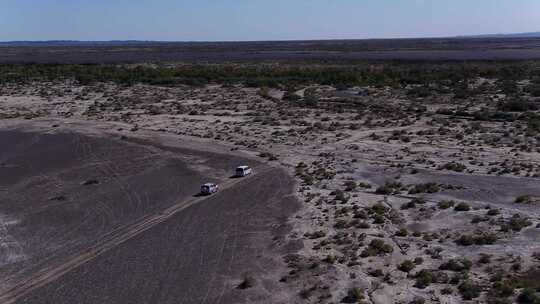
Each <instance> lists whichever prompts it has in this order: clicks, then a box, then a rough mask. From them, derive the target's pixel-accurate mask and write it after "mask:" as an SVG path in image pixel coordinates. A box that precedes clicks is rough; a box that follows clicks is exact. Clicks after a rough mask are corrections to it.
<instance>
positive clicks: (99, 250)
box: [0, 167, 274, 304]
mask: <svg viewBox="0 0 540 304" xmlns="http://www.w3.org/2000/svg"><path fill="white" fill-rule="evenodd" d="M272 169H274V168H271V167H269V168H266V169H262V170H260V171H259V172H254V174H253V176H252V177H248V178H245V179H231V180H228V181H226V182H223V183H222V184H220V188H221V190H224V189H228V188H231V187H233V186H234V185H236V184H238V183H240V182H243V181H246V182H247V181H249V180H252V178H254V177H255V176H256V175H259V174H263V173H267V172H269V171H271V170H272ZM215 195H220V193H217V194H215ZM210 197H212V196H210ZM208 198H209V197H194V198H191V199H188V200H185V201H182V202H178V203H176V204H175V205H173V206H171V207H168V208H167V209H165V210H163V211H161V212H159V213H154V214H152V215H149V216H145V217H143V218H141V219H139V220H138V221H136V222H134V223H132V224H129V225H125V226H123V227H120V228H118V229H115V230H113V231H111V232H110V233H108V234H106V235H104V236H103V237H102V238H101V240H100V241H98V243H97V244H96V245H94V246H92V247H90V248H89V249H87V250H84V251H82V252H80V253H79V254H77V255H74V256H72V257H71V258H69V259H67V260H66V261H65V262H64V263H62V264H59V265H55V266H51V267H47V268H45V269H42V270H41V271H38V272H36V273H35V274H34V275H33V276H32V277H30V278H27V279H24V280H21V281H20V282H18V283H16V284H14V285H12V286H11V287H9V288H7V289H5V290H3V291H0V303H3V304H11V303H15V302H16V301H17V300H19V299H20V298H22V297H24V296H25V295H27V294H29V293H30V292H32V291H33V290H35V289H37V288H40V287H42V286H44V285H46V284H48V283H50V282H53V281H55V280H56V279H58V278H60V277H62V276H63V275H64V274H66V273H68V272H70V271H71V270H73V269H75V268H77V267H79V266H81V265H82V264H84V263H86V262H88V261H90V260H93V259H95V258H96V257H98V256H100V255H101V254H103V253H105V252H107V251H109V250H111V249H113V248H115V247H117V246H118V245H120V244H122V243H124V242H126V241H128V240H130V239H132V238H134V237H135V236H137V235H139V234H141V233H143V232H144V231H147V230H149V229H151V228H152V227H154V226H156V225H158V224H160V223H163V222H164V221H166V220H167V219H169V218H171V217H172V216H174V215H176V214H177V213H179V212H181V211H182V210H184V209H187V208H189V207H191V206H193V205H195V204H197V203H200V202H202V201H204V200H206V199H208Z"/></svg>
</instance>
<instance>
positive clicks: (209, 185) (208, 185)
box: [203, 183, 216, 187]
mask: <svg viewBox="0 0 540 304" xmlns="http://www.w3.org/2000/svg"><path fill="white" fill-rule="evenodd" d="M215 185H216V184H214V183H206V184H204V185H203V187H213V186H215Z"/></svg>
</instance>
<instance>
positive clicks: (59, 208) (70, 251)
mask: <svg viewBox="0 0 540 304" xmlns="http://www.w3.org/2000/svg"><path fill="white" fill-rule="evenodd" d="M0 135H1V136H2V137H1V138H0V139H2V141H3V142H5V143H7V144H8V145H7V146H10V147H11V148H10V149H8V150H7V151H3V154H2V155H1V156H2V164H3V165H2V170H8V171H9V170H11V171H12V172H11V173H12V174H9V175H2V176H3V177H4V178H3V179H2V180H1V182H2V186H1V187H2V188H3V187H6V188H7V189H9V190H10V191H4V192H0V195H2V196H3V198H4V199H5V202H6V203H3V204H2V206H0V207H1V208H2V209H1V212H2V215H4V216H5V215H8V216H9V218H18V220H17V221H16V224H14V225H13V226H12V227H9V229H8V230H7V231H9V235H8V236H9V237H11V238H12V239H13V240H15V241H16V242H17V243H18V244H19V246H18V247H17V248H18V250H20V252H18V253H20V254H21V256H20V257H19V258H20V260H19V261H16V262H14V263H9V261H4V263H2V264H1V265H0V271H1V272H2V273H3V274H4V275H3V277H4V281H3V284H2V286H3V289H4V291H3V292H2V294H1V295H0V299H1V302H2V303H12V302H15V301H16V300H17V299H20V300H19V302H22V303H30V302H36V303H73V302H77V303H148V302H160V303H172V302H177V300H178V299H179V298H178V297H180V298H185V299H193V302H197V303H200V302H201V299H204V298H206V299H208V300H209V301H210V299H211V298H213V299H214V300H212V301H210V302H215V300H217V299H222V300H223V303H230V302H231V301H232V302H237V301H239V300H240V299H245V298H246V296H249V297H255V298H259V299H264V298H265V297H267V296H268V295H269V294H276V290H278V289H279V288H278V287H277V286H275V284H277V281H278V278H271V279H270V281H268V284H267V283H265V284H262V281H261V284H258V286H257V287H255V288H253V289H250V290H248V291H242V292H239V291H236V290H235V288H234V285H235V284H238V282H239V280H240V279H241V276H242V273H244V272H250V273H253V274H254V276H256V277H257V279H259V280H263V276H261V274H262V273H264V271H263V269H265V268H267V267H272V268H274V269H275V268H276V267H278V265H277V264H276V263H277V262H276V258H277V256H276V252H277V250H278V249H277V247H280V246H281V245H283V244H280V245H278V244H275V241H279V235H281V233H282V232H284V231H280V229H285V230H286V221H287V216H288V215H289V214H290V213H291V212H293V211H294V210H295V209H296V208H297V206H296V203H295V201H294V199H293V198H292V197H290V196H288V195H289V194H290V193H291V192H292V183H291V182H290V180H289V177H288V176H287V175H286V174H285V173H284V172H282V171H280V170H278V169H270V168H266V169H264V167H263V166H259V167H256V168H257V171H258V174H257V175H255V176H253V177H251V178H249V179H228V175H227V173H230V172H226V171H225V170H226V168H227V167H229V168H230V167H231V166H233V163H234V164H236V163H237V162H239V161H245V160H240V159H239V158H237V157H236V158H235V157H232V156H227V155H221V156H219V155H214V154H212V153H208V152H204V151H202V152H201V151H198V152H195V151H190V150H185V149H178V148H175V149H171V150H170V151H166V150H163V149H160V148H157V147H156V146H143V145H142V144H140V143H134V142H129V143H127V142H122V141H116V142H114V141H110V140H104V139H97V138H91V137H85V136H80V135H79V134H67V135H66V134H64V133H61V134H60V135H58V134H57V135H43V134H39V135H38V134H33V133H19V132H15V133H13V132H11V131H10V132H2V133H0ZM58 136H59V137H58ZM44 138H45V139H44ZM81 141H82V142H84V141H87V144H86V145H82V146H81V145H80V143H81ZM90 142H91V143H90ZM62 143H63V144H62ZM65 143H70V144H73V143H76V144H77V145H75V147H76V148H75V151H77V149H80V148H81V147H87V148H91V149H92V151H93V152H92V154H91V157H89V158H90V159H93V160H94V161H95V159H102V161H101V162H99V163H97V162H92V161H91V160H90V159H85V160H84V162H85V163H86V164H88V163H93V164H94V165H95V166H96V168H98V169H97V170H96V171H97V172H101V173H102V175H101V179H100V183H99V184H98V185H91V186H82V185H81V183H80V178H79V180H78V181H77V182H74V181H73V180H72V179H67V178H64V174H65V175H66V176H69V174H73V173H74V172H79V173H80V174H83V173H81V171H82V172H86V171H84V168H82V167H81V164H80V161H81V158H80V155H78V156H76V157H74V159H70V158H69V157H66V156H67V155H69V154H70V152H72V151H73V150H70V149H72V148H73V146H72V145H70V144H65ZM105 143H106V144H105ZM100 144H101V145H103V147H101V146H100ZM116 146H124V148H125V149H128V150H129V153H130V154H129V155H130V156H132V157H130V158H126V157H125V153H127V152H128V150H122V149H120V150H118V151H115V152H121V153H118V154H116V153H112V152H113V151H111V150H114V149H113V148H112V147H116ZM45 147H46V149H45ZM104 147H107V149H109V150H107V149H105V148H104ZM126 147H129V148H126ZM137 147H138V149H142V151H139V152H137ZM66 149H67V151H66ZM100 149H105V150H100ZM47 150H48V151H47ZM60 151H63V153H59V152H60ZM82 151H87V150H82ZM157 151H159V153H156V152H157ZM181 151H182V152H183V153H182V154H181ZM144 152H146V153H149V154H152V153H155V155H153V156H151V155H145V157H141V159H142V161H141V163H138V164H137V165H138V166H141V167H143V168H140V169H139V170H140V171H136V172H133V170H134V169H133V167H136V166H133V162H136V160H137V159H138V157H137V156H136V155H137V153H144ZM115 154H116V156H114V155H115ZM190 154H191V155H190ZM195 154H197V155H195ZM13 155H20V159H18V158H17V157H15V156H13ZM38 155H39V157H38ZM171 155H181V157H180V159H179V158H175V157H172V156H171ZM195 156H196V157H195ZM47 157H50V158H51V159H50V160H49V161H48V162H42V161H36V160H41V159H43V158H47ZM55 157H57V158H58V159H55ZM115 157H117V158H115ZM186 157H187V158H188V159H191V160H194V159H198V161H197V162H196V163H197V165H196V166H195V167H192V168H187V167H186V166H185V165H184V166H182V165H181V163H182V162H183V161H186V159H185V158H186ZM159 158H165V159H167V161H164V164H167V165H163V166H155V165H156V164H157V163H158V162H157V159H159ZM181 158H184V159H181ZM83 159H84V158H83ZM171 159H174V160H171ZM23 160H24V161H23ZM31 160H33V161H31ZM122 160H128V161H129V162H131V163H130V164H131V166H129V165H127V166H126V167H125V168H124V169H122V166H123V164H122ZM149 160H150V161H149ZM55 161H57V162H56V163H55ZM171 161H172V164H173V166H172V167H170V165H171ZM175 163H176V166H181V167H177V169H176V170H178V171H180V172H182V173H183V174H185V175H182V176H177V177H175V176H174V171H175V170H174V164H175ZM17 164H18V165H17ZM21 164H24V165H21ZM59 164H61V166H60V167H61V168H62V170H59V167H58V166H56V167H55V165H59ZM105 165H106V166H107V167H105V168H108V167H109V166H113V165H114V166H115V167H114V168H115V171H114V172H109V175H110V176H114V177H115V178H116V182H117V184H114V180H113V181H112V183H113V184H112V185H110V186H111V188H106V189H103V187H106V186H107V185H108V184H111V183H110V182H104V181H103V178H104V176H107V175H106V174H104V173H107V172H103V170H104V169H103V168H104V167H103V166H105ZM145 165H147V166H148V167H145ZM40 166H42V167H40ZM47 166H49V167H47ZM209 166H213V172H214V173H213V174H214V177H213V178H212V177H211V176H208V174H206V173H208V172H206V173H203V174H204V175H207V177H206V178H205V177H203V176H202V175H201V172H205V171H208V169H209ZM36 167H39V172H47V175H44V176H42V177H41V178H42V180H38V181H37V182H34V183H32V181H28V180H29V179H32V178H33V177H32V176H31V175H32V172H34V171H32V170H35V169H36ZM22 168H24V169H25V170H26V171H24V170H22ZM166 168H167V169H168V170H167V171H164V172H162V171H160V170H165V169H166ZM180 168H181V169H180ZM196 168H198V169H199V171H197V170H194V169H196ZM94 169H95V168H94ZM125 169H131V171H130V170H125ZM100 170H101V171H100ZM20 171H24V173H20ZM66 171H67V172H68V174H66ZM155 171H157V172H155ZM17 172H19V173H20V174H17ZM122 173H123V174H125V175H129V177H128V176H118V175H120V174H122ZM152 173H153V174H152ZM6 176H10V177H11V178H9V179H6ZM60 177H62V178H60ZM208 177H211V178H210V179H211V180H217V181H220V180H221V181H224V183H223V184H222V185H223V187H224V188H225V189H226V188H229V187H232V186H233V185H234V187H233V188H231V189H228V190H224V191H222V192H221V193H219V194H218V195H216V196H213V197H210V198H206V197H203V198H197V197H192V194H193V189H197V187H198V184H200V182H201V181H202V180H206V179H208ZM138 178H140V179H141V182H140V183H139V184H138V185H136V186H135V185H133V184H132V183H131V182H132V181H137V179H138ZM171 178H172V180H173V182H171ZM120 180H121V181H123V183H121V182H120ZM167 180H169V184H174V183H175V182H174V181H176V183H177V185H176V188H174V187H173V186H172V185H167V183H166V181H167ZM52 181H54V182H55V183H56V185H57V187H58V188H62V190H63V191H61V192H62V193H64V195H66V196H67V197H69V198H71V197H73V196H74V194H75V193H77V194H79V196H78V197H79V198H82V197H86V196H88V198H87V200H83V202H84V204H81V203H80V202H79V201H78V200H71V199H69V200H67V201H63V200H61V202H60V203H58V202H56V203H54V204H53V203H50V204H48V203H43V201H44V199H43V198H44V197H45V196H47V197H53V196H54V193H52V192H54V191H55V190H58V189H56V188H54V187H51V186H50V184H49V183H52ZM70 182H71V188H70V186H69V185H70ZM237 183H238V185H236V184H237ZM36 184H37V185H39V186H40V187H37V188H36ZM178 184H181V185H182V186H184V187H182V186H180V187H178ZM118 185H121V186H120V187H119V188H124V190H125V192H124V193H123V196H122V194H118V196H117V197H116V199H114V200H104V199H103V198H101V199H100V200H101V204H97V205H98V206H99V205H101V206H99V208H101V209H98V210H94V208H96V204H95V203H94V204H92V203H91V201H92V200H94V201H100V200H99V199H98V200H96V196H97V195H98V194H97V193H85V195H80V193H81V191H85V190H86V189H85V188H87V187H95V188H94V189H93V190H91V192H102V195H103V196H104V197H106V196H107V195H110V194H111V192H113V191H114V189H115V188H117V187H118ZM126 187H128V188H126ZM152 187H153V188H154V190H155V191H157V192H160V193H162V195H163V192H165V193H166V192H167V191H169V192H170V193H169V196H168V197H167V196H165V198H166V199H164V200H163V201H161V202H157V201H156V199H151V198H152V195H156V194H155V193H152ZM34 188H35V189H34ZM96 188H97V189H99V190H97V189H96ZM12 189H13V190H12ZM17 189H20V190H21V191H19V190H17ZM23 189H25V190H26V193H25V197H26V198H27V199H28V200H27V201H24V203H23V201H22V200H21V198H20V197H18V196H17V195H18V194H20V193H22V190H23ZM44 189H47V190H48V191H44ZM126 189H127V190H126ZM171 189H172V190H171ZM39 191H43V192H44V193H42V194H41V196H39V195H38V193H39ZM56 196H58V195H56ZM132 197H136V199H134V200H130V198H132ZM137 197H138V198H137ZM140 197H146V200H142V201H141V200H140ZM255 197H256V198H257V201H252V199H253V198H255ZM157 199H159V198H157ZM45 201H46V200H45ZM134 201H135V202H134ZM126 204H127V205H126ZM74 205H77V207H78V208H80V209H83V208H86V210H84V211H82V214H88V213H90V214H92V213H96V214H95V217H93V218H90V219H87V218H84V217H83V218H82V219H81V218H77V215H78V213H74V214H69V215H65V216H66V218H67V219H63V218H62V216H63V213H65V212H68V211H69V210H70V209H72V208H74ZM102 209H107V210H108V212H107V213H99V212H100V210H102ZM29 210H42V211H38V212H29ZM216 210H217V212H216ZM242 214H243V215H247V214H249V220H246V218H247V217H244V216H240V215H242ZM30 216H32V219H33V220H32V221H29V220H28V219H27V218H28V217H30ZM46 216H50V217H51V218H50V219H49V218H47V217H46ZM92 219H93V221H92ZM70 220H73V223H70ZM34 221H35V223H34ZM66 222H67V223H66ZM43 227H47V229H48V230H50V231H52V233H51V232H49V233H44V232H43V230H46V229H44V228H43ZM27 231H31V233H33V234H35V235H36V236H35V239H32V237H31V236H29V234H25V232H26V233H29V232H27ZM157 231H161V232H157ZM279 232H281V233H279ZM273 237H276V239H274V241H272V238H273ZM43 240H47V241H43ZM149 243H153V245H151V246H148V244H149ZM272 243H274V244H273V245H272V246H273V247H276V248H274V249H272V250H270V251H268V252H266V253H265V254H262V253H263V251H266V250H267V249H269V248H268V247H269V246H270V245H271V244H272ZM117 246H118V247H117ZM7 248H8V250H7V254H8V255H15V254H17V252H14V251H16V250H15V249H13V248H12V249H11V250H10V249H9V246H8V247H7ZM179 252H182V253H184V254H183V255H182V256H178V253H179ZM152 255H154V258H151V256H152ZM206 257H207V258H206ZM207 259H208V260H207ZM103 263H105V264H103ZM110 263H114V264H117V265H114V266H112V265H110ZM195 266H196V267H195ZM88 267H90V268H88ZM100 268H103V269H102V270H98V269H100ZM278 268H279V267H278ZM91 269H96V270H95V271H94V270H91ZM105 269H107V270H106V271H105ZM89 271H90V273H89ZM216 272H219V276H215V275H214V274H215V273H216ZM209 278H212V279H209ZM179 281H182V283H178V282H179ZM57 284H60V285H57ZM100 284H104V285H103V286H100ZM68 285H73V286H71V287H68ZM43 286H44V287H43ZM57 286H63V287H65V288H67V289H66V290H65V291H68V292H67V293H66V292H63V291H59V290H58V287H57ZM80 286H85V287H83V288H84V289H86V290H88V293H81V292H80ZM134 286H138V287H137V288H135V287H134ZM139 286H147V287H146V288H142V287H139ZM40 287H41V288H40ZM90 287H92V288H96V290H93V291H92V290H90V289H91V288H90ZM113 287H114V289H110V288H113ZM217 287H219V288H218V289H219V293H217V294H216V293H215V292H213V290H214V289H215V288H217ZM164 288H166V289H164ZM218 289H216V290H218ZM204 290H206V291H205V292H204V295H203V294H202V293H201V292H202V291H204ZM139 292H140V293H139ZM29 293H30V295H29V296H28V297H26V298H22V299H21V297H24V296H25V295H27V294H29ZM144 294H145V295H146V297H145V296H144ZM148 297H150V298H148ZM228 299H230V301H229V300H228ZM233 299H234V300H233ZM188 302H189V301H188Z"/></svg>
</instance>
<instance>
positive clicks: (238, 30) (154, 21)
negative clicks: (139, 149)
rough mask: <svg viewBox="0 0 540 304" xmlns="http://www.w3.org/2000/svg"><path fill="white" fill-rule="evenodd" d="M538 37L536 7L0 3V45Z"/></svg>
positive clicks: (350, 2)
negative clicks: (495, 35) (18, 42)
mask: <svg viewBox="0 0 540 304" xmlns="http://www.w3.org/2000/svg"><path fill="white" fill-rule="evenodd" d="M529 31H540V0H266V1H263V0H235V1H233V0H213V1H211V0H176V1H174V0H153V1H151V0H85V1H83V0H0V40H3V41H5V40H57V39H73V40H113V39H120V40H124V39H137V40H272V39H326V38H333V39H339V38H376V37H422V36H453V35H462V34H484V33H503V32H504V33H509V32H529Z"/></svg>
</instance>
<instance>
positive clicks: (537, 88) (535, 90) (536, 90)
mask: <svg viewBox="0 0 540 304" xmlns="http://www.w3.org/2000/svg"><path fill="white" fill-rule="evenodd" d="M525 90H526V91H527V92H528V93H529V94H531V95H532V96H534V97H540V84H537V83H533V84H530V85H529V86H527V88H525Z"/></svg>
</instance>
